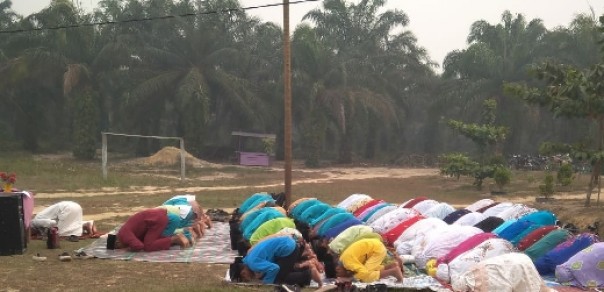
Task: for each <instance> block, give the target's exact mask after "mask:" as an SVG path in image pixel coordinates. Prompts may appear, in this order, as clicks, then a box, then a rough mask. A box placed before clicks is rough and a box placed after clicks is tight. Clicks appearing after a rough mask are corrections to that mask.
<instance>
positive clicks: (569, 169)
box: [556, 163, 573, 186]
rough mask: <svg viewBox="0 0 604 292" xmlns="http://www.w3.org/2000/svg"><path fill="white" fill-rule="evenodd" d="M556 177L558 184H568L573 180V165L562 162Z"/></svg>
mask: <svg viewBox="0 0 604 292" xmlns="http://www.w3.org/2000/svg"><path fill="white" fill-rule="evenodd" d="M556 179H557V180H558V183H559V184H560V185H563V186H568V185H570V184H571V183H572V182H573V166H572V165H571V164H569V163H566V164H562V166H560V169H558V174H557V176H556Z"/></svg>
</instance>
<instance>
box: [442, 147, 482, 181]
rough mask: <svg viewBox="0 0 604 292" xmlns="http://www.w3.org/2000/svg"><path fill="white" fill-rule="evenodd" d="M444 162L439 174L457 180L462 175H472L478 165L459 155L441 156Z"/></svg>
mask: <svg viewBox="0 0 604 292" xmlns="http://www.w3.org/2000/svg"><path fill="white" fill-rule="evenodd" d="M441 159H443V160H444V161H445V163H444V165H443V166H442V167H441V168H440V173H441V174H443V175H447V176H450V177H455V178H456V179H459V177H460V176H462V175H472V174H473V173H474V171H475V169H476V167H477V166H478V164H477V163H476V162H474V161H472V160H471V159H470V158H468V157H467V156H466V155H464V154H461V153H451V154H446V155H443V156H441Z"/></svg>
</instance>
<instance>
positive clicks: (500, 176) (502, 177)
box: [493, 166, 512, 189]
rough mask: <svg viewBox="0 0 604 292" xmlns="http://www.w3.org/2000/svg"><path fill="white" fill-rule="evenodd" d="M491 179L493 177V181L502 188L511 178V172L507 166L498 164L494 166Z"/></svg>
mask: <svg viewBox="0 0 604 292" xmlns="http://www.w3.org/2000/svg"><path fill="white" fill-rule="evenodd" d="M493 179H495V183H496V184H497V186H498V187H499V189H503V187H504V186H505V185H507V184H509V183H510V180H511V179H512V172H511V171H510V170H509V169H508V168H507V167H503V166H498V167H496V168H495V173H494V174H493Z"/></svg>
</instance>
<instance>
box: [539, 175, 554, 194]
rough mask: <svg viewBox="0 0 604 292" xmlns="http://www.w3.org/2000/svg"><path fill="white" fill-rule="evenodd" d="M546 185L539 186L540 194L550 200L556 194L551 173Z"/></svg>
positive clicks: (547, 177)
mask: <svg viewBox="0 0 604 292" xmlns="http://www.w3.org/2000/svg"><path fill="white" fill-rule="evenodd" d="M544 183H545V184H542V185H540V186H539V193H540V194H541V195H542V196H544V197H546V198H550V197H551V196H552V194H554V176H553V175H552V174H551V173H547V174H546V175H545V179H544Z"/></svg>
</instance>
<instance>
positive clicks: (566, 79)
mask: <svg viewBox="0 0 604 292" xmlns="http://www.w3.org/2000/svg"><path fill="white" fill-rule="evenodd" d="M600 22H602V23H604V18H601V19H600ZM532 72H533V74H534V76H535V77H536V78H537V79H539V80H541V81H542V82H544V86H540V87H532V86H528V85H527V84H523V83H515V84H514V83H513V84H509V85H507V86H506V90H507V91H508V92H509V93H510V94H512V95H515V96H518V97H520V98H522V99H523V100H524V101H526V102H527V103H529V104H534V105H539V106H543V107H546V108H548V109H549V110H550V111H552V112H553V113H554V115H555V116H557V117H566V118H580V119H586V120H589V121H590V122H592V123H594V124H595V129H597V130H596V134H595V135H594V136H591V137H586V138H587V139H585V141H582V142H580V143H576V144H574V145H573V144H562V145H556V144H546V147H545V148H550V149H549V150H550V152H551V151H555V152H558V151H564V152H570V153H571V154H572V155H573V157H575V158H576V159H580V160H585V161H589V162H590V163H591V164H592V166H593V167H592V174H591V179H590V181H589V186H588V189H587V194H586V197H585V206H586V207H587V206H589V205H590V203H591V193H592V191H593V188H594V187H595V186H597V185H599V179H600V170H601V168H602V162H603V161H604V81H603V80H604V63H599V64H596V65H594V66H592V67H591V68H590V69H587V70H584V71H582V70H579V69H576V68H574V67H571V66H568V65H559V64H553V63H544V64H542V65H539V66H535V68H534V69H533V70H532Z"/></svg>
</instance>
